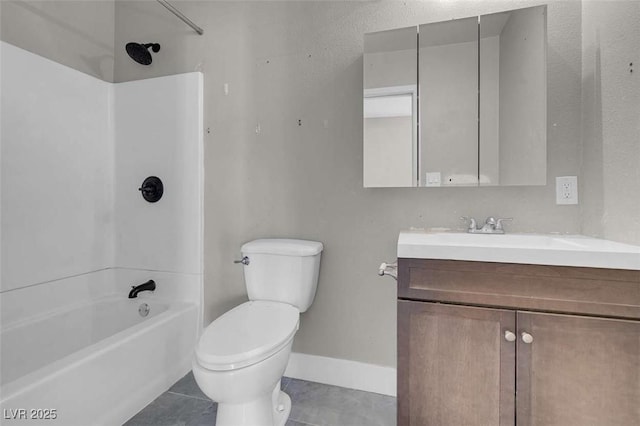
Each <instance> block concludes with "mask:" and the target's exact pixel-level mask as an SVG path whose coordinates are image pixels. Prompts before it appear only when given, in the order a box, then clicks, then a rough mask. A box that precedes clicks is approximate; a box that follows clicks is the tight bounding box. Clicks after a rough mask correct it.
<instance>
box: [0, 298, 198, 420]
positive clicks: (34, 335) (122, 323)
mask: <svg viewBox="0 0 640 426" xmlns="http://www.w3.org/2000/svg"><path fill="white" fill-rule="evenodd" d="M143 304H144V305H143ZM141 305H142V306H141ZM145 313H146V315H145ZM198 322H199V307H198V305H197V304H195V303H188V302H169V301H165V300H162V299H160V298H155V295H147V294H145V295H141V296H140V297H138V298H135V299H127V298H126V296H125V297H122V296H119V297H114V296H110V297H103V298H100V299H98V300H94V301H90V302H86V301H85V303H83V304H80V305H75V306H67V307H65V308H64V309H61V310H57V311H53V312H48V313H46V314H43V315H31V316H29V317H27V318H26V319H24V320H21V321H17V322H14V323H12V324H10V325H8V326H6V327H4V328H3V329H2V331H1V334H0V345H1V346H0V408H1V410H0V415H2V417H0V423H2V424H3V425H12V424H16V425H18V424H20V425H24V424H29V425H31V424H46V425H64V426H73V425H79V426H90V425H121V424H122V423H124V422H125V421H127V420H128V419H129V418H130V417H131V416H133V415H134V414H135V413H137V412H138V411H139V410H140V409H142V408H143V407H144V406H146V405H147V404H148V403H149V402H151V401H152V400H153V399H155V398H156V397H157V396H158V395H160V394H161V393H162V392H164V391H165V390H167V389H168V388H169V386H171V384H173V383H174V382H175V381H176V380H178V379H179V378H180V377H182V376H183V375H184V374H186V373H187V372H188V371H189V369H190V364H191V357H192V352H193V348H194V347H195V343H196V338H197V334H198V327H197V324H198ZM25 419H26V420H28V421H26V422H25Z"/></svg>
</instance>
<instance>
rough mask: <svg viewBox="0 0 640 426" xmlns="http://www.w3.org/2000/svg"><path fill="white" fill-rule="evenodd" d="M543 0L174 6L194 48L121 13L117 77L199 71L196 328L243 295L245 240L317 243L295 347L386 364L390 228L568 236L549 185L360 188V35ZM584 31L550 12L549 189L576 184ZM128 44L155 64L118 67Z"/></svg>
mask: <svg viewBox="0 0 640 426" xmlns="http://www.w3.org/2000/svg"><path fill="white" fill-rule="evenodd" d="M541 3H542V2H535V1H523V2H518V1H516V2H485V1H483V2H481V3H480V2H477V3H470V2H406V4H405V3H402V2H317V3H316V2H282V3H275V2H256V3H248V2H235V3H234V2H231V3H221V2H208V3H204V2H180V3H179V8H180V9H181V10H182V11H183V12H184V13H185V14H186V15H187V16H190V17H191V18H192V19H193V20H194V21H196V23H197V24H199V25H200V26H202V27H203V28H204V29H205V34H204V36H198V35H197V34H195V33H194V32H193V31H191V30H190V29H189V28H188V27H187V26H185V25H184V24H183V23H182V22H180V21H178V20H177V19H176V18H175V17H173V16H171V15H168V14H167V13H166V11H164V10H163V9H162V8H161V7H159V6H158V5H157V4H155V3H154V2H124V1H123V2H120V1H118V2H117V3H116V70H115V78H116V81H124V80H132V79H140V78H148V77H152V76H158V75H166V74H173V73H177V72H185V71H192V70H202V71H203V72H204V75H205V100H204V101H205V128H206V129H208V132H207V131H205V174H206V177H205V180H206V182H205V311H206V314H207V318H206V319H207V321H210V320H212V319H214V318H215V317H217V316H218V315H220V314H222V313H223V312H224V311H225V310H227V309H229V308H231V307H232V306H234V305H235V304H237V303H239V302H242V301H243V300H245V299H246V292H245V289H244V284H243V281H242V273H241V269H240V268H239V267H237V266H234V265H233V264H232V263H231V262H232V260H233V259H235V258H237V257H238V255H239V254H238V249H239V247H240V245H241V244H242V243H243V242H245V241H247V240H250V239H252V238H257V237H264V236H286V237H300V238H308V239H317V240H320V241H322V242H324V244H325V247H326V250H325V252H324V254H323V260H322V267H321V272H320V283H319V287H318V293H317V297H316V301H315V303H314V305H313V306H312V307H311V308H310V309H309V311H308V312H307V313H305V314H304V315H303V317H302V324H301V329H300V331H299V334H298V335H297V337H296V340H295V347H294V350H296V351H299V352H305V353H311V354H316V355H325V356H331V357H339V358H346V359H353V360H358V361H363V362H370V363H377V364H382V365H394V364H395V327H396V302H395V298H396V285H395V282H394V281H392V280H391V279H389V278H380V277H378V276H377V267H378V265H379V264H380V262H381V261H390V260H393V259H394V258H395V245H396V239H397V236H398V232H399V231H400V230H401V229H407V228H410V227H432V226H444V227H450V228H458V229H462V223H461V222H460V221H459V220H458V217H459V216H461V215H467V214H468V215H474V216H476V217H478V218H483V217H485V216H488V215H497V216H503V217H514V218H515V221H514V222H513V224H512V225H511V227H510V229H509V230H510V231H520V232H527V231H528V232H532V231H538V232H568V233H579V232H580V223H579V220H580V216H579V214H580V211H579V206H556V205H555V194H554V187H553V185H549V186H546V187H544V186H542V187H518V188H419V189H416V188H413V189H411V188H406V189H383V188H380V189H363V187H362V52H363V34H364V33H366V32H373V31H380V30H385V29H390V28H394V27H403V26H408V25H417V24H421V23H426V22H433V21H441V20H448V19H451V18H460V17H468V16H474V15H477V14H482V13H491V12H497V11H501V10H506V9H509V8H517V7H525V6H531V5H536V4H541ZM580 22H581V6H580V3H579V2H573V1H572V2H561V3H552V4H550V5H549V87H548V94H549V120H550V124H549V135H548V141H549V166H548V170H549V171H548V176H549V177H548V180H549V182H553V178H554V177H555V176H563V175H577V174H579V168H580V135H581V116H580V105H581V97H580V93H581V62H580V61H581V38H580ZM129 40H142V41H157V42H160V43H161V44H162V50H161V51H160V52H159V53H158V54H156V55H155V59H154V63H153V65H151V66H150V67H146V68H145V67H142V66H140V65H137V64H135V63H133V62H132V61H131V60H130V59H128V58H127V57H126V53H124V49H123V46H124V43H125V42H127V41H129ZM225 83H226V84H228V87H229V94H228V95H225V92H224V84H225ZM298 119H301V120H302V126H298ZM325 120H326V122H327V125H326V126H325V125H324V123H325ZM258 124H259V125H260V129H261V131H260V133H259V134H257V133H256V126H257V125H258Z"/></svg>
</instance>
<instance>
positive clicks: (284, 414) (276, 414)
mask: <svg viewBox="0 0 640 426" xmlns="http://www.w3.org/2000/svg"><path fill="white" fill-rule="evenodd" d="M278 385H280V383H278ZM278 392H279V394H278V403H277V404H275V405H274V407H273V426H284V424H285V423H286V422H287V419H289V414H291V398H290V397H289V395H287V394H286V393H284V392H283V391H281V390H279V391H278Z"/></svg>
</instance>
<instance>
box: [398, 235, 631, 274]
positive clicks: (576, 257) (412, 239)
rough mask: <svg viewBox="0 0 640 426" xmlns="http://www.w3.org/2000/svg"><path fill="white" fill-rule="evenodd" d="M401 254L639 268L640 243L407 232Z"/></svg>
mask: <svg viewBox="0 0 640 426" xmlns="http://www.w3.org/2000/svg"><path fill="white" fill-rule="evenodd" d="M398 257H399V258H414V259H450V260H472V261H480V262H503V263H525V264H534V265H556V266H581V267H589V268H611V269H632V270H640V246H635V245H630V244H623V243H617V242H614V241H609V240H602V239H598V238H590V237H585V236H582V235H545V234H501V235H500V234H495V235H494V234H467V233H455V232H424V231H404V232H401V233H400V237H399V238H398Z"/></svg>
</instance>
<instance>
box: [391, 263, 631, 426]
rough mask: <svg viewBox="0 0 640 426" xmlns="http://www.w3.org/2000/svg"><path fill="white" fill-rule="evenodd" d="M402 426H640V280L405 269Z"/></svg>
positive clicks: (533, 268) (509, 269) (521, 268)
mask: <svg viewBox="0 0 640 426" xmlns="http://www.w3.org/2000/svg"><path fill="white" fill-rule="evenodd" d="M398 283H399V290H398V297H399V300H398V425H423V426H428V425H483V426H484V425H518V426H523V425H527V426H528V425H545V426H552V425H558V426H560V425H562V426H570V425H580V426H583V425H636V424H640V271H632V270H614V269H598V268H577V267H560V266H541V265H522V264H503V263H489V262H487V263H485V262H467V261H452V260H429V259H399V260H398Z"/></svg>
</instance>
